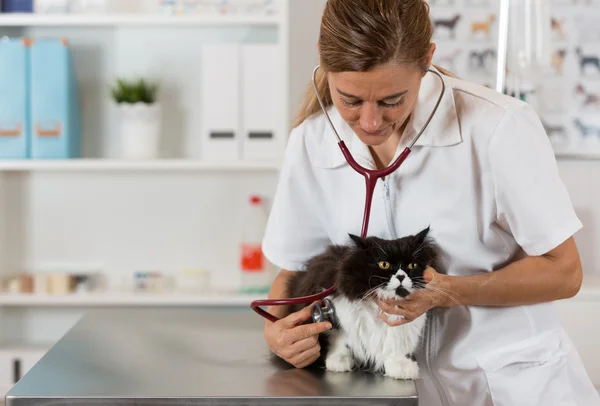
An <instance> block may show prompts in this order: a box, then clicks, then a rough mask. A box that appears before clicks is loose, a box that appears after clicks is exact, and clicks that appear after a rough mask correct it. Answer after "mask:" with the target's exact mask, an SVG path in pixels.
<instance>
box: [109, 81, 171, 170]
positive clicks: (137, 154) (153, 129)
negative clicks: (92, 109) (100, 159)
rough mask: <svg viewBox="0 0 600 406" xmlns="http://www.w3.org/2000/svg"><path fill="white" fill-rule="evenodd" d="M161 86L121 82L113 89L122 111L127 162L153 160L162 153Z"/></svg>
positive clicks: (121, 132) (138, 82) (123, 145)
mask: <svg viewBox="0 0 600 406" xmlns="http://www.w3.org/2000/svg"><path fill="white" fill-rule="evenodd" d="M157 92H158V85H157V84H155V83H151V82H148V81H146V80H144V79H137V80H126V79H123V78H119V79H117V80H116V83H115V84H114V85H113V87H112V89H111V94H112V98H113V100H114V101H115V103H116V104H117V107H118V109H119V119H120V140H121V152H122V155H123V157H124V158H133V159H152V158H156V157H157V156H158V153H159V145H160V129H161V109H160V106H159V105H158V103H157V100H156V99H157Z"/></svg>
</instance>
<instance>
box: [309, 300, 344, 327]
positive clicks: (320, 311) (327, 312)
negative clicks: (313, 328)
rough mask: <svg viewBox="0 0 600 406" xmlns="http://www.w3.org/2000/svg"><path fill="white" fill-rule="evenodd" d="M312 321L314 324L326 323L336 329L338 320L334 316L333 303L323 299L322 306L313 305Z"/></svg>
mask: <svg viewBox="0 0 600 406" xmlns="http://www.w3.org/2000/svg"><path fill="white" fill-rule="evenodd" d="M312 319H313V322H315V323H320V322H324V321H328V322H330V323H331V325H332V326H333V328H337V327H338V320H337V317H336V314H335V308H334V307H333V302H332V301H331V300H329V299H323V305H322V306H321V305H318V304H315V305H314V306H313V308H312Z"/></svg>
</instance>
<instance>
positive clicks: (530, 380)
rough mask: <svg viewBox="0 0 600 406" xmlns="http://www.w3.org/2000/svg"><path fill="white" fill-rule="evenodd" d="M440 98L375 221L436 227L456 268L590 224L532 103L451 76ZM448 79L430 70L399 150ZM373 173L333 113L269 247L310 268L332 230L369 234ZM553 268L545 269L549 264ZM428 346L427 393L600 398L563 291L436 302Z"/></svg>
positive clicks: (308, 124)
mask: <svg viewBox="0 0 600 406" xmlns="http://www.w3.org/2000/svg"><path fill="white" fill-rule="evenodd" d="M444 81H445V84H446V92H445V95H444V97H443V99H442V101H441V104H440V106H439V109H438V111H437V113H436V115H435V116H434V118H433V119H432V121H431V122H430V124H429V127H428V128H427V130H426V131H425V132H424V133H423V135H422V136H421V138H420V139H419V141H418V142H417V144H416V145H415V146H414V148H413V150H412V153H411V154H410V155H409V156H408V158H407V159H406V161H405V162H404V164H403V165H402V166H401V167H400V169H398V170H397V171H396V172H394V173H393V174H392V175H390V176H389V177H388V178H387V179H386V180H385V181H381V180H380V181H379V182H378V184H377V188H376V190H375V194H374V199H373V206H372V212H371V220H370V226H369V232H368V234H369V235H376V236H379V237H381V238H399V237H402V236H405V235H409V234H413V233H416V232H418V231H421V230H422V229H424V228H425V227H427V226H430V227H431V231H430V236H431V237H433V238H434V239H435V240H436V242H437V244H438V245H439V246H440V248H441V250H442V253H443V261H442V263H443V269H439V270H438V271H440V272H444V273H447V274H449V275H474V274H480V273H486V272H493V271H494V270H496V269H499V268H502V267H503V266H505V265H507V264H508V263H510V262H511V261H514V260H515V259H517V258H519V257H521V256H523V255H540V254H544V253H546V252H548V251H550V250H551V249H553V248H554V247H556V246H557V245H559V244H560V243H562V242H563V241H565V240H566V239H568V238H569V237H571V236H572V235H573V234H574V233H575V232H577V231H578V230H579V229H580V228H581V226H582V225H581V223H580V221H579V219H578V218H577V216H576V214H575V212H574V210H573V207H572V204H571V201H570V199H569V196H568V194H567V191H566V189H565V187H564V185H563V183H562V182H561V180H560V178H559V174H558V172H557V166H556V162H555V158H554V154H553V151H552V148H551V145H550V143H549V141H548V138H547V136H546V134H545V132H544V129H543V127H542V125H541V123H540V120H539V119H538V117H537V116H536V114H535V113H534V111H533V110H532V109H531V108H530V106H529V105H527V104H525V103H523V102H521V101H519V100H517V99H514V98H510V97H508V96H505V95H502V94H499V93H497V92H495V91H493V90H491V89H487V88H485V87H480V86H477V85H474V84H471V83H468V82H465V81H462V80H458V79H455V78H450V77H446V76H444ZM440 89H441V82H440V81H439V78H438V77H437V76H436V75H434V74H428V75H426V76H425V77H424V79H423V82H422V85H421V89H420V93H419V98H418V103H417V106H416V108H415V110H414V113H413V114H412V116H411V119H410V121H409V123H408V125H407V129H406V131H405V136H404V137H403V139H402V141H401V144H400V145H399V147H398V151H397V154H396V156H397V155H398V154H399V153H400V152H401V151H402V150H403V149H404V147H405V146H406V145H407V144H408V143H409V141H410V140H412V139H413V137H415V136H416V134H417V132H418V131H419V130H420V129H421V127H422V125H423V124H424V123H425V121H426V120H427V118H428V116H429V114H430V112H431V111H432V109H433V107H434V105H435V103H436V101H437V98H438V95H439V91H440ZM329 111H330V115H331V118H332V121H333V123H334V125H335V127H336V128H337V130H338V133H339V134H340V136H341V137H342V139H343V140H344V141H345V143H346V145H347V146H348V148H349V149H350V151H351V152H352V154H353V156H354V157H355V159H356V160H357V161H358V162H359V163H360V164H362V165H363V166H366V167H368V168H375V166H374V162H373V159H372V157H371V154H370V152H369V150H368V148H367V147H366V146H365V145H364V144H363V143H362V142H361V141H360V140H359V139H358V138H357V137H356V135H355V134H354V132H353V131H352V130H351V128H350V127H349V126H348V125H347V124H346V123H345V122H344V120H343V119H342V118H341V116H340V115H339V113H338V112H337V110H336V109H335V107H332V108H330V110H329ZM364 199H365V185H364V181H363V178H362V176H361V175H358V174H357V173H356V172H355V171H354V170H353V169H352V168H351V167H350V166H349V165H348V164H347V163H346V161H345V159H344V157H343V155H342V153H341V151H340V149H339V147H338V145H337V139H336V137H335V135H334V134H333V133H332V132H331V130H330V128H329V127H328V125H327V121H326V118H325V117H324V116H323V115H322V114H319V115H316V116H314V117H311V118H309V119H308V120H306V121H305V122H304V123H303V124H302V125H300V126H298V127H297V128H295V129H294V130H293V131H292V133H291V136H290V139H289V142H288V145H287V149H286V154H285V159H284V163H283V167H282V171H281V174H280V179H279V184H278V187H277V191H276V194H275V197H274V201H273V207H272V211H271V215H270V218H269V222H268V225H267V230H266V235H265V238H264V241H263V249H264V253H265V255H266V257H267V258H268V259H269V260H270V261H271V262H272V263H274V264H275V265H277V266H279V267H281V268H284V269H288V270H297V271H302V269H303V264H304V262H305V261H306V260H307V259H309V258H310V257H312V256H314V255H317V254H319V253H321V252H322V251H323V250H324V249H325V246H326V245H328V244H331V243H335V244H347V243H349V238H348V233H353V234H356V235H360V231H361V224H362V219H363V209H364ZM537 272H539V277H540V278H544V269H539V270H538V271H537ZM425 337H426V339H425V340H424V343H423V344H424V345H423V348H422V350H421V351H420V352H419V353H418V354H417V359H418V362H419V364H420V366H421V378H420V379H419V380H417V388H418V390H419V396H420V405H423V406H492V405H493V406H534V405H535V406H600V399H599V397H598V394H597V393H596V391H595V390H594V388H593V386H592V384H591V382H590V380H589V378H588V376H587V374H586V371H585V370H584V367H583V365H582V363H581V360H580V358H579V356H578V354H577V352H576V350H575V349H574V347H573V344H572V343H571V341H570V339H569V338H568V337H567V335H566V334H565V332H564V331H563V329H562V327H561V325H560V323H559V320H558V318H557V313H556V311H555V307H554V304H552V303H545V304H538V305H533V306H514V307H501V308H492V307H483V306H470V307H467V308H465V307H454V308H450V309H434V310H433V311H432V312H431V315H430V321H429V323H428V327H427V331H426V335H425Z"/></svg>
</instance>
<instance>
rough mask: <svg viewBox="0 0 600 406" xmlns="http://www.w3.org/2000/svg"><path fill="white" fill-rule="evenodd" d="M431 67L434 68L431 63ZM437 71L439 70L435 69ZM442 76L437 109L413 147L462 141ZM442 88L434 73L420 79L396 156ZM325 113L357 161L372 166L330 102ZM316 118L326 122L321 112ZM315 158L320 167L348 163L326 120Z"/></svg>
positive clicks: (447, 82) (450, 92)
mask: <svg viewBox="0 0 600 406" xmlns="http://www.w3.org/2000/svg"><path fill="white" fill-rule="evenodd" d="M431 69H432V70H435V68H434V67H432V68H431ZM436 72H438V71H437V70H436ZM442 78H443V79H444V84H445V87H446V89H445V92H444V96H443V97H442V100H441V101H440V105H439V108H438V110H437V112H436V113H435V114H434V116H433V118H432V119H431V121H430V122H429V125H428V126H427V129H425V131H424V132H423V134H422V135H421V137H420V138H419V139H418V141H417V142H416V143H415V146H414V147H413V148H415V147H417V146H419V147H447V146H452V145H456V144H459V143H460V142H462V136H461V133H460V126H459V123H458V116H457V112H456V105H455V103H454V94H453V89H452V87H451V80H449V78H448V77H446V76H443V75H442ZM441 90H442V83H441V81H440V79H439V77H438V76H437V75H436V74H434V73H429V74H427V75H425V77H424V78H423V80H422V81H421V88H420V90H419V97H418V100H417V104H416V106H415V109H414V111H413V114H412V115H411V116H410V119H409V122H408V124H407V126H406V129H405V132H404V136H403V139H402V141H401V142H400V145H399V146H398V151H397V152H396V157H397V156H398V155H399V154H400V153H401V152H402V150H404V148H405V147H406V146H407V145H408V144H409V143H410V142H411V140H413V139H414V138H415V137H416V136H417V134H418V133H419V131H420V130H421V128H422V127H423V126H424V125H425V123H426V122H427V120H428V118H429V115H430V114H431V112H432V111H433V109H434V107H435V105H436V103H437V100H438V98H439V94H440V92H441ZM328 113H329V116H330V117H331V121H332V123H333V125H334V126H335V128H336V129H337V132H338V134H339V135H340V137H341V138H342V140H344V143H345V144H346V146H347V147H348V148H349V150H350V152H351V153H352V156H354V159H355V160H356V161H357V162H358V163H359V164H361V165H363V166H365V167H367V168H373V169H374V163H373V158H372V156H371V153H370V151H369V148H368V147H367V146H366V145H365V144H363V143H362V142H361V141H360V139H359V138H358V137H357V136H356V134H355V133H354V131H352V129H351V128H350V126H349V125H348V124H347V123H346V122H345V121H344V119H343V118H342V117H341V115H340V114H339V112H338V110H337V109H336V108H335V106H331V107H330V108H329V109H328ZM319 118H320V119H322V120H324V122H325V123H326V121H327V119H326V117H325V116H324V115H323V114H321V115H320V116H319ZM314 162H315V165H316V166H318V167H321V168H336V167H340V166H343V165H346V164H347V162H346V160H345V158H344V156H343V155H342V152H341V150H340V148H339V147H338V143H337V138H336V136H335V134H334V133H333V131H332V130H331V128H330V127H329V123H326V128H325V134H324V139H323V143H322V145H321V148H320V153H319V156H318V157H317V158H316V160H315V161H314Z"/></svg>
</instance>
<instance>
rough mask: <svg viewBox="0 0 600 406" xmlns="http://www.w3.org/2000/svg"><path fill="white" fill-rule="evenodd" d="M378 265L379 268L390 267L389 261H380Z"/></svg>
mask: <svg viewBox="0 0 600 406" xmlns="http://www.w3.org/2000/svg"><path fill="white" fill-rule="evenodd" d="M379 267H380V268H381V269H386V270H387V269H390V263H389V262H387V261H380V262H379Z"/></svg>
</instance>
